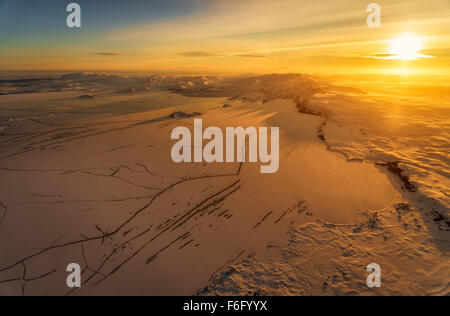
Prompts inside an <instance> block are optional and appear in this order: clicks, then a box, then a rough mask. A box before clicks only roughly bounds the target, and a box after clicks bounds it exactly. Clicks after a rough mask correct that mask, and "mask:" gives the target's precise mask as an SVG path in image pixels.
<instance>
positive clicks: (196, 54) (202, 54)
mask: <svg viewBox="0 0 450 316" xmlns="http://www.w3.org/2000/svg"><path fill="white" fill-rule="evenodd" d="M179 55H180V56H184V57H220V56H222V55H218V54H214V53H210V52H183V53H180V54H179Z"/></svg>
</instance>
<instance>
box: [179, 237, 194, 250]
mask: <svg viewBox="0 0 450 316" xmlns="http://www.w3.org/2000/svg"><path fill="white" fill-rule="evenodd" d="M194 241H195V239H191V240H189V241H188V242H187V243H185V244H184V245H182V246H181V247H180V248H178V250H183V249H184V248H186V247H187V246H189V245H190V244H191V243H193V242H194Z"/></svg>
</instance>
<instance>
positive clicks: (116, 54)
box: [94, 52, 128, 56]
mask: <svg viewBox="0 0 450 316" xmlns="http://www.w3.org/2000/svg"><path fill="white" fill-rule="evenodd" d="M94 55H97V56H128V54H125V53H116V52H101V53H94Z"/></svg>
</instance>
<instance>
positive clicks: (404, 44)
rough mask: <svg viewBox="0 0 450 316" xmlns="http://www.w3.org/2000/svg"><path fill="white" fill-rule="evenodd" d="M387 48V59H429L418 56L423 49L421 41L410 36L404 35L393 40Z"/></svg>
mask: <svg viewBox="0 0 450 316" xmlns="http://www.w3.org/2000/svg"><path fill="white" fill-rule="evenodd" d="M390 42H391V46H390V48H389V54H390V55H391V56H390V58H389V59H401V60H414V59H417V58H420V57H429V56H426V55H422V54H419V52H420V51H421V50H422V49H423V39H422V38H420V37H417V36H415V35H412V34H405V35H403V36H402V37H399V38H397V39H394V40H392V41H390Z"/></svg>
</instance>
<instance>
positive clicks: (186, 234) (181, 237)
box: [145, 232, 190, 264]
mask: <svg viewBox="0 0 450 316" xmlns="http://www.w3.org/2000/svg"><path fill="white" fill-rule="evenodd" d="M189 235H190V233H189V232H187V233H184V234H183V235H181V236H179V237H178V238H177V239H175V240H174V241H172V242H171V243H169V244H167V245H166V246H164V247H163V248H161V249H160V250H159V251H158V252H156V253H155V254H154V255H153V256H151V257H150V258H148V259H147V261H146V262H145V264H150V263H151V262H153V261H154V260H156V259H157V258H158V256H159V255H160V254H161V253H163V252H164V251H165V250H167V249H169V248H170V246H172V245H173V244H175V243H176V242H177V241H179V240H182V239H184V238H186V237H187V236H189Z"/></svg>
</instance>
